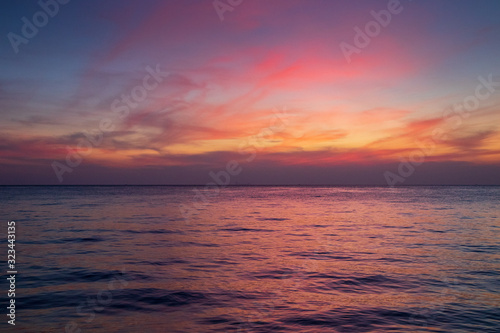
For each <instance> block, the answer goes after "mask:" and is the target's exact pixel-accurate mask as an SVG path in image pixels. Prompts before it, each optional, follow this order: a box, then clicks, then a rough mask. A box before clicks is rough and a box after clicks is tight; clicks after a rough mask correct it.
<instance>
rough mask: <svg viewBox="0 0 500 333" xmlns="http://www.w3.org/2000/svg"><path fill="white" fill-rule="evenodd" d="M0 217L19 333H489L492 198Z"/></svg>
mask: <svg viewBox="0 0 500 333" xmlns="http://www.w3.org/2000/svg"><path fill="white" fill-rule="evenodd" d="M196 194H198V197H197V199H196V198H194V196H195V195H196ZM200 195H203V198H204V200H200V199H199V198H200ZM195 203H198V204H197V205H195ZM182 205H183V206H182ZM179 207H192V209H191V213H192V214H191V216H190V218H189V219H185V218H184V217H183V216H182V214H181V210H180V209H179ZM0 212H1V215H2V218H3V220H4V226H3V227H2V229H3V230H2V231H1V235H2V240H1V241H2V244H4V249H5V254H6V253H7V236H6V234H7V221H9V220H14V221H15V222H16V268H17V271H18V274H17V277H16V326H15V331H16V332H500V187H481V186H468V187H439V186H436V187H398V188H387V187H307V186H301V187H292V186H286V187H278V186H276V187H272V186H268V187H258V186H237V187H236V186H235V187H226V188H222V189H219V191H218V192H215V191H214V190H207V189H205V188H203V187H199V188H197V187H187V186H186V187H182V186H179V187H175V186H54V187H43V186H32V187H22V186H17V187H5V186H4V187H0ZM5 266H6V264H5ZM4 273H5V272H4ZM3 280H4V283H3V284H2V285H3V286H4V287H3V290H4V291H5V292H2V298H1V300H2V307H3V308H4V309H5V307H6V305H7V302H8V300H7V298H6V291H7V289H8V285H7V283H6V282H5V279H3ZM3 313H4V315H3V317H4V319H3V322H2V323H1V324H0V325H1V327H2V328H1V330H4V329H7V328H10V327H8V326H10V325H8V324H7V320H8V318H7V317H6V316H5V313H7V311H6V310H4V312H3ZM13 331H14V330H13Z"/></svg>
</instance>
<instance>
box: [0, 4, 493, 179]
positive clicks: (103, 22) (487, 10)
mask: <svg viewBox="0 0 500 333" xmlns="http://www.w3.org/2000/svg"><path fill="white" fill-rule="evenodd" d="M44 1H45V2H47V3H48V4H50V5H49V7H47V8H49V9H48V10H49V11H52V12H51V14H53V17H50V15H47V14H40V15H37V14H36V13H37V12H40V11H41V10H43V9H42V7H41V6H40V5H39V4H38V3H37V1H13V0H10V1H5V2H3V3H2V10H1V12H0V16H1V20H0V27H1V33H2V36H3V39H2V43H1V46H0V59H1V62H0V66H1V68H0V69H1V71H0V139H1V141H0V184H4V185H6V184H7V185H8V184H63V185H64V184H68V185H69V184H205V183H207V182H209V181H211V179H212V178H211V176H210V173H211V172H212V173H217V172H219V171H221V170H225V169H226V166H227V164H228V162H230V161H236V162H237V163H238V166H239V167H241V172H240V173H239V174H238V175H235V176H232V177H231V183H232V184H247V183H249V184H380V185H386V184H387V183H388V180H387V177H389V179H391V180H392V181H394V179H397V181H396V183H395V184H396V185H407V184H500V180H499V179H500V178H499V171H500V38H499V35H500V2H499V1H497V0H489V1H480V2H478V1H465V0H456V1H452V0H447V1H431V0H419V1H408V0H402V1H401V2H400V3H399V4H397V1H395V2H393V1H348V0H343V1H342V0H339V1H327V0H311V1H306V0H301V1H299V0H295V1H294V0H243V1H239V0H232V1H227V0H221V1H220V2H216V3H215V6H214V2H213V1H212V0H199V1H194V0H193V1H191V0H182V1H181V0H178V1H160V0H158V1H153V0H148V1H141V2H139V1H130V0H129V1H118V0H116V1H97V0H92V1H77V0H72V1H69V2H68V3H67V4H60V3H57V6H58V7H59V8H57V7H55V5H54V3H55V2H52V1H47V0H44ZM42 2H43V1H42ZM61 2H64V1H62V0H61ZM231 3H232V4H234V5H231ZM56 9H57V13H55V12H56ZM391 10H392V12H391ZM387 13H389V15H390V18H388V16H387V15H386V14H387ZM49 14H50V13H49ZM34 15H35V17H34ZM44 15H45V16H44ZM384 15H385V16H384ZM376 16H377V17H378V19H379V20H382V21H381V22H382V24H381V23H378V22H376V21H375V17H376ZM23 17H26V18H27V20H24V21H23V20H22V19H23ZM44 18H47V22H43V19H44ZM34 19H35V21H36V20H39V21H38V23H40V20H41V23H42V24H39V25H40V27H38V28H37V27H36V26H35V29H37V30H38V31H37V33H36V34H35V33H33V31H32V30H30V29H29V28H24V32H28V33H30V32H31V33H33V34H34V36H31V37H29V38H26V36H24V35H23V25H25V24H26V23H25V22H27V21H28V22H29V23H30V24H32V23H33V20H34ZM384 19H385V21H383V20H384ZM371 21H373V22H371ZM370 22H371V23H370ZM43 23H46V24H43ZM367 24H368V25H367ZM384 25H385V26H384ZM367 27H368V30H369V31H368V35H366V33H367V32H366V31H365V30H366V29H367ZM357 28H359V29H357ZM370 29H372V30H370ZM359 31H361V32H362V34H363V35H362V36H364V38H363V37H360V35H358V36H357V38H355V37H356V35H357V34H358V33H359ZM370 34H371V35H372V37H370ZM367 39H368V41H367ZM21 41H22V42H21ZM360 41H361V42H364V44H363V43H360ZM346 45H348V46H346ZM346 47H347V50H350V51H347V52H346ZM353 50H355V51H353ZM151 73H154V74H151ZM403 165H405V166H406V167H408V165H410V166H411V167H410V168H413V169H414V170H413V171H409V172H407V171H408V170H406V169H405V167H404V166H403ZM388 175H389V176H388ZM394 177H396V178H394Z"/></svg>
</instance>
